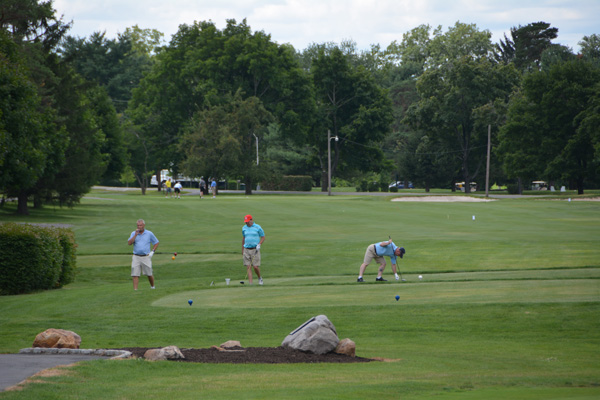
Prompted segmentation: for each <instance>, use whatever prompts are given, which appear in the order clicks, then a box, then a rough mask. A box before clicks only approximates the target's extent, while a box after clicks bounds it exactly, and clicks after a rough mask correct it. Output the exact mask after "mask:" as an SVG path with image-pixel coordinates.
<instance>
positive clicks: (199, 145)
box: [180, 91, 273, 194]
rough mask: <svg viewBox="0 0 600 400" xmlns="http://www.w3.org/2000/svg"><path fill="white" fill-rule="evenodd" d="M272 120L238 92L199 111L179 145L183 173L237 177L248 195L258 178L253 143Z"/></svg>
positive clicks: (255, 101)
mask: <svg viewBox="0 0 600 400" xmlns="http://www.w3.org/2000/svg"><path fill="white" fill-rule="evenodd" d="M272 120H273V118H272V116H271V114H270V113H269V112H268V111H267V110H266V109H265V107H264V106H263V105H262V103H261V101H260V100H259V99H258V98H257V97H248V98H246V99H244V98H243V96H242V95H241V91H238V92H237V93H236V94H235V95H234V96H233V97H232V98H231V99H230V100H229V101H227V102H224V103H223V104H222V105H218V106H213V107H209V108H207V109H205V110H202V111H200V112H199V113H198V114H196V115H195V116H194V118H193V119H192V123H191V125H190V126H189V128H188V129H187V130H186V132H185V133H184V135H183V138H182V141H181V143H180V151H181V152H183V153H185V155H186V157H185V161H184V162H183V164H182V168H183V170H184V171H185V173H187V174H189V175H190V176H196V177H198V176H202V175H205V176H214V177H220V176H231V177H240V178H242V179H243V182H244V183H245V184H246V194H252V186H253V184H254V183H255V182H256V181H257V178H258V177H259V176H260V173H259V170H258V165H257V164H256V152H255V149H254V146H253V144H254V143H255V140H258V138H260V137H263V135H264V132H265V130H266V127H267V125H268V124H269V123H270V122H271V121H272ZM206 149H210V150H209V151H207V150H206Z"/></svg>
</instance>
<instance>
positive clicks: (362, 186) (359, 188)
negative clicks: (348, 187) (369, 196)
mask: <svg viewBox="0 0 600 400" xmlns="http://www.w3.org/2000/svg"><path fill="white" fill-rule="evenodd" d="M368 189H369V182H368V181H366V180H362V181H360V183H359V184H358V186H357V187H356V191H357V192H366V191H367V190H368Z"/></svg>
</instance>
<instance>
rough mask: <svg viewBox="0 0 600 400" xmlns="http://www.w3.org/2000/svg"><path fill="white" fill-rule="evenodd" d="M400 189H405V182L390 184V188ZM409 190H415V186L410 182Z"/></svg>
mask: <svg viewBox="0 0 600 400" xmlns="http://www.w3.org/2000/svg"><path fill="white" fill-rule="evenodd" d="M393 187H395V188H398V189H404V182H403V181H397V182H392V183H390V185H389V186H388V188H390V189H391V188H393ZM408 188H409V189H414V188H415V187H414V186H413V183H412V182H408Z"/></svg>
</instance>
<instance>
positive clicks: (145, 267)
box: [131, 255, 152, 276]
mask: <svg viewBox="0 0 600 400" xmlns="http://www.w3.org/2000/svg"><path fill="white" fill-rule="evenodd" d="M140 273H143V274H144V275H146V276H152V257H150V256H145V257H140V256H136V255H134V256H133V257H132V258H131V276H140Z"/></svg>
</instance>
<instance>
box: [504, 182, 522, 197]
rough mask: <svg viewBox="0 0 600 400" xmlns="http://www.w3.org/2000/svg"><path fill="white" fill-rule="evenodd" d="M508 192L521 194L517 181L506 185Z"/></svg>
mask: <svg viewBox="0 0 600 400" xmlns="http://www.w3.org/2000/svg"><path fill="white" fill-rule="evenodd" d="M506 190H507V191H508V194H519V185H518V184H517V183H513V184H509V185H506Z"/></svg>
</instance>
